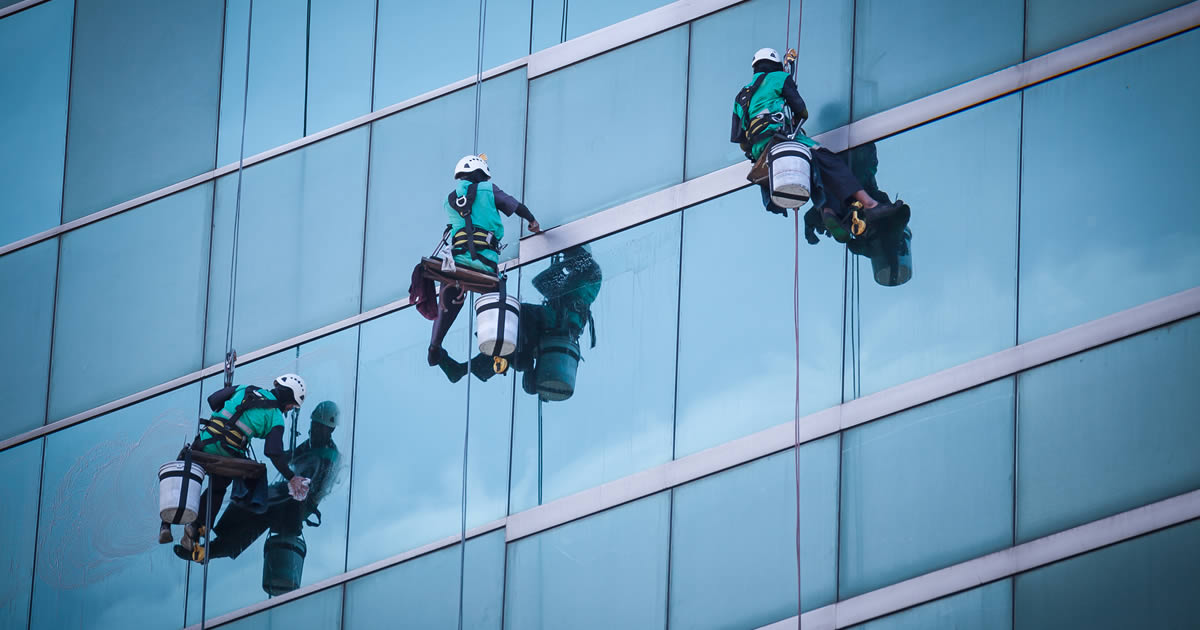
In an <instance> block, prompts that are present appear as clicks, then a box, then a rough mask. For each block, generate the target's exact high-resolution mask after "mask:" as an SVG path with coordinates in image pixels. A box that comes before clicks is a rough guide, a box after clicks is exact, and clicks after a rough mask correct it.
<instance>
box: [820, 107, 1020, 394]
mask: <svg viewBox="0 0 1200 630" xmlns="http://www.w3.org/2000/svg"><path fill="white" fill-rule="evenodd" d="M1020 116H1021V102H1020V96H1010V97H1007V98H1003V99H1000V100H997V101H992V102H990V103H987V104H985V105H982V106H980V107H976V108H974V109H971V110H968V111H965V112H962V113H960V114H956V115H954V116H951V117H949V118H944V119H942V120H939V121H937V122H934V123H931V124H928V125H925V126H923V127H918V128H917V129H913V130H911V131H908V132H905V133H903V134H900V135H897V136H893V137H891V138H888V139H886V140H883V141H881V142H879V143H878V144H877V145H876V146H875V147H872V145H870V144H867V145H864V146H862V147H859V148H856V149H854V150H853V151H852V152H851V156H852V159H853V160H854V161H855V163H856V169H861V168H863V167H865V166H869V165H870V163H871V162H872V161H874V159H876V157H877V159H878V164H877V166H878V170H879V173H878V186H880V187H882V188H884V189H885V190H887V191H888V192H889V193H891V194H892V195H893V197H899V198H901V199H903V200H904V201H905V202H906V203H908V204H909V206H910V207H911V208H912V220H911V221H910V222H909V229H910V230H911V232H912V247H913V250H912V252H913V255H912V269H913V273H912V278H911V279H910V280H909V281H908V282H906V283H904V284H902V285H900V286H898V287H888V286H882V285H880V284H877V283H876V281H875V274H874V268H873V265H872V263H871V260H870V259H869V258H866V257H863V256H857V255H855V256H851V259H850V262H849V265H850V268H851V274H855V273H857V276H858V290H857V291H853V290H852V291H851V292H850V294H851V308H850V321H849V323H848V324H849V325H848V327H849V329H850V330H851V331H852V333H856V334H854V336H853V337H851V338H849V339H847V342H846V351H847V359H846V366H847V367H848V368H850V370H851V373H850V374H847V376H846V379H845V383H846V387H847V391H846V397H847V398H853V397H854V396H855V394H856V393H857V394H858V395H866V394H871V393H874V392H877V391H879V390H882V389H886V388H888V387H892V386H894V385H899V384H900V383H904V382H906V381H910V380H912V379H915V378H919V377H922V376H926V375H928V374H932V373H934V372H937V371H940V370H944V369H946V368H949V367H953V366H955V365H959V364H961V363H964V362H966V361H970V360H972V359H977V358H979V357H982V356H986V355H988V354H991V353H993V352H997V351H999V350H1003V349H1005V348H1007V347H1010V346H1012V344H1013V340H1014V339H1015V338H1016V331H1015V326H1016V312H1017V287H1016V273H1015V271H1016V265H1017V234H1016V233H1017V193H1018V190H1019V182H1018V181H1017V174H1018V173H1017V169H1018V165H1019V164H1020V148H1019V145H1018V140H1019V134H1020ZM873 149H874V150H875V153H876V155H875V156H872V155H871V154H872V150H873ZM858 165H863V166H858ZM968 216H969V220H965V217H968ZM827 242H828V243H829V244H830V245H832V244H834V243H833V241H827ZM822 250H823V251H821V255H823V256H829V255H831V254H832V252H828V250H826V249H825V245H824V244H823V245H822ZM832 255H835V256H836V255H837V254H832ZM855 295H857V298H855V297H854V296H855ZM856 302H857V306H858V308H857V309H856V308H855V303H856ZM856 311H857V316H856ZM856 366H857V368H858V369H857V374H858V377H857V378H858V383H859V385H858V391H857V392H856V391H855V388H854V386H853V385H854V382H855V378H854V377H853V373H854V372H855V370H854V368H855V367H856Z"/></svg>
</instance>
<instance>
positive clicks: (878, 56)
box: [854, 0, 1025, 119]
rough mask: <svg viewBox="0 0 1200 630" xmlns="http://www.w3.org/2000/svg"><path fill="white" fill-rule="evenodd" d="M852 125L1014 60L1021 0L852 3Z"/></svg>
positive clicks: (1018, 43)
mask: <svg viewBox="0 0 1200 630" xmlns="http://www.w3.org/2000/svg"><path fill="white" fill-rule="evenodd" d="M855 16H856V25H855V29H854V32H855V42H854V118H855V119H859V118H863V117H866V116H870V115H871V114H874V113H877V112H881V111H883V110H885V109H888V108H890V107H895V106H897V105H900V104H902V103H906V102H908V101H911V100H913V99H916V98H920V97H922V96H926V95H928V94H932V93H934V92H937V91H939V90H943V89H945V88H948V87H951V86H954V85H957V84H959V83H964V82H966V81H970V80H971V79H974V78H976V77H979V76H982V75H985V74H987V73H989V72H993V71H995V70H999V69H1001V68H1004V67H1006V66H1010V65H1012V64H1015V63H1019V62H1020V61H1021V46H1022V42H1023V36H1024V26H1025V24H1024V18H1025V11H1024V3H1023V2H1022V0H997V1H996V2H985V3H970V2H959V1H958V0H860V1H859V2H858V3H857V5H856V8H855Z"/></svg>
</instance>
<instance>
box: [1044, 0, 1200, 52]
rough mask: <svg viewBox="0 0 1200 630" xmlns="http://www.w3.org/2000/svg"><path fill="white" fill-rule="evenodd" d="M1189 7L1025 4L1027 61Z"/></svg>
mask: <svg viewBox="0 0 1200 630" xmlns="http://www.w3.org/2000/svg"><path fill="white" fill-rule="evenodd" d="M1181 4H1187V2H1186V0H1138V2H1129V0H1032V1H1031V2H1028V3H1026V7H1025V10H1026V11H1027V13H1028V14H1027V16H1026V18H1025V19H1026V24H1025V58H1026V59H1030V58H1033V57H1036V56H1038V55H1042V54H1045V53H1048V52H1050V51H1052V50H1056V49H1058V48H1062V47H1063V46H1067V45H1069V44H1074V43H1075V42H1078V41H1082V40H1085V39H1087V38H1089V37H1092V36H1093V35H1099V34H1101V33H1103V32H1105V31H1109V30H1112V29H1114V28H1118V27H1121V26H1124V25H1126V24H1129V23H1130V22H1135V21H1137V20H1140V19H1142V18H1144V17H1148V16H1151V15H1154V14H1155V13H1158V12H1160V11H1165V10H1167V9H1171V8H1174V7H1177V6H1179V5H1181Z"/></svg>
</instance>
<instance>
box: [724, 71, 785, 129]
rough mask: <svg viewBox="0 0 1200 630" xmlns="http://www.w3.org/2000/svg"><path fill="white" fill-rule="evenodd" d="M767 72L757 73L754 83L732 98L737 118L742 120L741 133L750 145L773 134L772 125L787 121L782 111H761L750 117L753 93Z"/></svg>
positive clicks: (760, 84) (760, 85)
mask: <svg viewBox="0 0 1200 630" xmlns="http://www.w3.org/2000/svg"><path fill="white" fill-rule="evenodd" d="M768 74H770V73H768V72H760V73H758V78H756V79H755V80H754V83H752V84H750V85H748V86H746V87H744V88H742V89H741V91H739V92H738V95H737V97H736V98H734V104H735V105H736V106H737V108H738V119H740V120H741V121H742V130H743V133H744V134H745V136H746V141H747V142H748V143H750V144H751V145H754V144H758V143H759V142H760V141H762V140H763V139H765V138H768V137H770V136H771V135H773V134H774V133H775V131H774V130H773V129H772V126H774V125H782V124H784V123H785V122H786V121H787V117H786V116H785V115H784V113H783V112H762V113H760V114H758V115H757V116H754V117H753V118H751V117H750V103H751V102H752V101H753V100H754V95H755V94H756V93H757V92H758V89H759V88H760V87H762V84H763V81H765V80H766V78H767V75H768Z"/></svg>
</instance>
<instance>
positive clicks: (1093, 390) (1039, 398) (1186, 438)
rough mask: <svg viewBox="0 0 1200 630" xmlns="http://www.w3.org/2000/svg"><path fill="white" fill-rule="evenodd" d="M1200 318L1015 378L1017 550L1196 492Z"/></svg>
mask: <svg viewBox="0 0 1200 630" xmlns="http://www.w3.org/2000/svg"><path fill="white" fill-rule="evenodd" d="M1197 356H1200V319H1197V318H1192V319H1189V320H1185V321H1183V322H1180V323H1177V324H1173V325H1171V326H1167V327H1165V328H1159V329H1156V330H1153V331H1151V332H1148V333H1144V334H1142V335H1139V336H1137V337H1132V338H1130V339H1125V340H1123V341H1118V342H1117V343H1114V344H1111V345H1108V346H1104V347H1102V348H1097V349H1095V350H1091V351H1089V352H1087V353H1084V354H1081V355H1078V356H1075V357H1071V358H1069V359H1063V360H1061V361H1058V362H1055V363H1051V364H1049V365H1045V366H1042V367H1040V368H1037V369H1035V370H1030V371H1029V372H1025V373H1024V374H1021V375H1020V377H1019V388H1018V389H1019V392H1020V401H1021V402H1020V407H1019V420H1018V422H1019V434H1018V435H1019V441H1018V450H1017V453H1018V456H1019V461H1018V463H1017V470H1019V471H1020V473H1021V474H1020V475H1019V477H1018V479H1017V498H1018V503H1017V539H1018V542H1020V541H1026V540H1031V539H1033V538H1037V537H1039V536H1045V535H1047V534H1051V533H1054V532H1057V531H1060V530H1063V529H1067V528H1070V527H1074V526H1076V525H1080V524H1082V523H1086V522H1089V521H1093V520H1096V519H1098V518H1103V517H1105V516H1109V515H1111V514H1115V513H1117V512H1122V511H1125V510H1129V509H1132V508H1135V507H1137V506H1139V505H1143V504H1145V503H1150V502H1151V501H1157V500H1159V499H1165V498H1167V497H1171V496H1174V495H1176V494H1180V493H1183V492H1187V491H1189V490H1193V489H1195V488H1197V487H1200V458H1197V457H1196V456H1195V454H1196V453H1197V452H1198V450H1197V449H1200V422H1197V415H1196V409H1197V408H1200V390H1198V389H1197V388H1196V386H1195V376H1196V357H1197Z"/></svg>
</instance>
